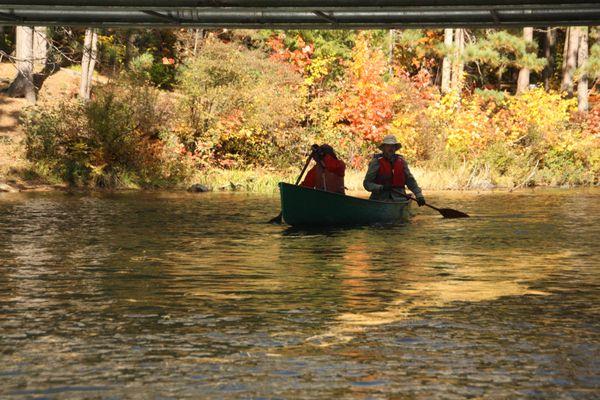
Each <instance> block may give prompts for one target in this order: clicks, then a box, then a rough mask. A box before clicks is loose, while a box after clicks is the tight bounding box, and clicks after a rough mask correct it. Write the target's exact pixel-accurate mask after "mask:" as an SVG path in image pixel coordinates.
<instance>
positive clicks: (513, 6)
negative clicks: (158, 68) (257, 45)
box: [0, 0, 600, 29]
mask: <svg viewBox="0 0 600 400" xmlns="http://www.w3.org/2000/svg"><path fill="white" fill-rule="evenodd" d="M0 24H4V25H39V26H48V25H71V26H86V27H91V26H106V27H133V26H135V27H144V26H146V27H157V28H158V27H199V28H280V29H304V28H306V29H316V28H319V29H327V28H329V29H341V28H344V29H354V28H357V29H358V28H428V27H431V28H435V27H449V28H450V27H472V28H485V27H511V26H514V27H518V26H549V25H562V26H565V25H597V24H600V3H599V2H593V1H578V0H567V1H554V0H545V1H544V0H528V1H518V0H490V1H485V0H454V1H452V0H425V1H407V0H400V1H389V0H387V1H386V0H383V1H382V0H372V1H365V0H339V1H334V0H322V1H315V0H296V1H293V0H280V1H275V0H204V1H193V0H166V1H165V0H79V1H78V0H55V1H52V0H38V1H35V0H34V1H18V0H12V1H10V0H8V1H6V0H5V1H2V0H0Z"/></svg>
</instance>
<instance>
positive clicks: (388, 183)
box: [363, 135, 425, 207]
mask: <svg viewBox="0 0 600 400" xmlns="http://www.w3.org/2000/svg"><path fill="white" fill-rule="evenodd" d="M400 147H402V146H401V145H400V143H398V141H397V140H396V137H395V136H394V135H387V136H386V137H384V138H383V141H382V142H381V144H380V145H379V149H380V150H381V153H380V154H375V156H374V157H373V159H372V160H371V162H370V163H369V169H368V170H367V174H366V175H365V179H364V181H363V186H364V187H365V189H366V190H368V191H369V192H371V197H370V198H371V199H372V200H382V201H390V200H391V201H404V202H405V201H406V198H405V197H402V196H401V195H399V194H398V193H396V192H400V193H404V194H406V192H405V190H404V187H405V186H407V187H408V188H409V189H410V190H411V191H412V192H413V193H414V195H415V197H416V199H417V203H418V204H419V207H421V206H423V205H425V197H423V193H422V192H421V188H420V187H419V185H418V184H417V181H416V180H415V178H414V177H413V175H412V174H411V172H410V169H408V164H407V163H406V161H405V160H404V158H402V157H401V156H400V155H398V154H396V151H398V150H399V149H400Z"/></svg>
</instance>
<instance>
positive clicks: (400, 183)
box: [375, 154, 406, 188]
mask: <svg viewBox="0 0 600 400" xmlns="http://www.w3.org/2000/svg"><path fill="white" fill-rule="evenodd" d="M375 158H377V159H378V161H379V170H378V171H377V177H375V183H378V184H380V185H392V187H396V188H403V187H404V185H405V184H406V176H404V160H402V158H401V157H398V156H395V157H394V161H393V164H394V165H393V166H392V163H391V162H390V161H389V160H388V159H387V158H385V157H384V156H383V154H377V155H376V156H375Z"/></svg>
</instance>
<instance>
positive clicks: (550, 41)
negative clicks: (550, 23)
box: [542, 27, 556, 91]
mask: <svg viewBox="0 0 600 400" xmlns="http://www.w3.org/2000/svg"><path fill="white" fill-rule="evenodd" d="M555 51H556V29H554V28H551V27H548V29H547V30H546V35H545V36H544V57H545V58H546V66H545V67H544V71H543V72H542V77H543V79H544V89H546V91H548V90H550V80H551V79H552V75H553V74H554V62H555V57H554V52H555Z"/></svg>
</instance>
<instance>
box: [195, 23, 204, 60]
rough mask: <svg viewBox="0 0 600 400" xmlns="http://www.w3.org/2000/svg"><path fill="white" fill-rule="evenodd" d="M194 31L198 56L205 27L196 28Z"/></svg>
mask: <svg viewBox="0 0 600 400" xmlns="http://www.w3.org/2000/svg"><path fill="white" fill-rule="evenodd" d="M194 31H195V32H194V57H196V55H197V54H198V46H199V45H200V40H201V39H203V38H204V29H194Z"/></svg>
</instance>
